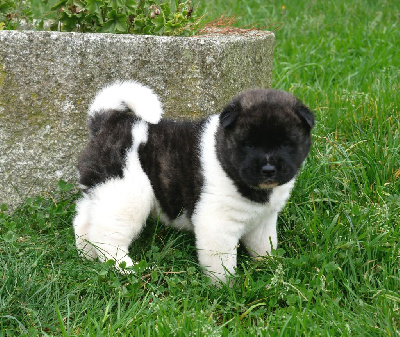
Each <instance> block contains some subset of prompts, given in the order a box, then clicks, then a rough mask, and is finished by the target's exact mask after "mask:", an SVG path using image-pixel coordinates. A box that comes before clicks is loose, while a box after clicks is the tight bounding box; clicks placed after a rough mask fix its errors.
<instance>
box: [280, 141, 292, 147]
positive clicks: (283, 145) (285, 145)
mask: <svg viewBox="0 0 400 337" xmlns="http://www.w3.org/2000/svg"><path fill="white" fill-rule="evenodd" d="M290 145H291V143H290V142H289V141H285V142H283V143H282V144H281V147H283V148H288V147H289V146H290Z"/></svg>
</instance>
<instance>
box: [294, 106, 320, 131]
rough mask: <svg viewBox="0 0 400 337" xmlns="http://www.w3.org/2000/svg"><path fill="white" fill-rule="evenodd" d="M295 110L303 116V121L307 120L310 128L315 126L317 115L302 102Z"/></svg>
mask: <svg viewBox="0 0 400 337" xmlns="http://www.w3.org/2000/svg"><path fill="white" fill-rule="evenodd" d="M294 111H295V112H296V114H297V115H298V116H299V117H300V118H301V120H302V121H303V122H305V123H306V124H307V125H308V126H309V127H310V129H312V127H313V126H314V122H315V117H314V114H313V113H312V112H311V111H310V109H309V108H307V107H306V106H305V105H304V104H302V103H300V104H298V105H296V106H295V108H294Z"/></svg>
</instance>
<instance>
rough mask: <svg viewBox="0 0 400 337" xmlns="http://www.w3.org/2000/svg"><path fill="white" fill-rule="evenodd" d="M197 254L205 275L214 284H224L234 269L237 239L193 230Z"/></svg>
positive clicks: (202, 230) (232, 236)
mask: <svg viewBox="0 0 400 337" xmlns="http://www.w3.org/2000/svg"><path fill="white" fill-rule="evenodd" d="M195 234H196V246H197V254H198V258H199V262H200V265H201V266H202V267H204V268H205V273H206V274H207V275H208V276H210V277H211V279H212V280H213V281H214V282H216V281H218V280H220V281H222V282H226V278H227V276H228V275H233V274H234V273H235V268H236V255H237V247H238V243H239V238H238V237H237V236H236V235H232V234H230V233H224V232H222V233H221V232H219V231H215V228H213V230H210V231H209V230H205V229H204V228H203V229H201V230H199V228H195Z"/></svg>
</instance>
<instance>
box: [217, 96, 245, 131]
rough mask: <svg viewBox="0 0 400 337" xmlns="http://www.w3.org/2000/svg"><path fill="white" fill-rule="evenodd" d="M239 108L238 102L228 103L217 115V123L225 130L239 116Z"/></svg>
mask: <svg viewBox="0 0 400 337" xmlns="http://www.w3.org/2000/svg"><path fill="white" fill-rule="evenodd" d="M240 109H241V107H240V104H239V103H238V102H230V103H228V105H227V106H226V107H225V108H224V110H223V111H222V112H221V114H220V115H219V123H220V125H221V126H222V127H223V128H224V129H225V128H227V127H228V126H229V125H232V124H233V123H234V122H235V120H236V118H237V117H238V115H239V111H240Z"/></svg>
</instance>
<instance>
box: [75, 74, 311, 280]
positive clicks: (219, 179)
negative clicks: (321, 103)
mask: <svg viewBox="0 0 400 337" xmlns="http://www.w3.org/2000/svg"><path fill="white" fill-rule="evenodd" d="M162 114H163V110H162V105H161V103H160V100H159V99H158V97H157V95H156V94H155V93H154V92H153V91H152V90H151V89H150V88H147V87H145V86H143V85H141V84H139V83H137V82H133V81H127V82H117V83H114V84H113V85H111V86H108V87H105V88H104V89H103V90H101V91H100V92H99V93H98V95H97V96H96V97H95V99H94V101H93V103H92V104H91V106H90V108H89V113H88V127H89V133H90V139H89V142H88V144H87V146H86V148H85V149H84V150H83V152H82V153H81V155H80V157H79V160H78V171H79V181H80V184H81V185H82V188H83V198H82V199H81V200H80V201H79V202H78V203H77V214H76V217H75V219H74V229H75V236H76V245H77V248H78V250H79V252H81V253H82V254H83V255H84V256H85V257H87V258H89V259H95V258H99V259H100V260H101V261H107V260H109V259H113V260H115V261H116V262H117V265H119V264H120V263H121V262H125V266H126V267H129V266H132V265H133V261H132V260H131V258H130V257H129V256H128V248H129V245H130V243H131V242H132V240H134V239H135V238H137V237H138V235H139V233H140V232H141V230H142V229H143V227H144V225H145V223H146V219H147V218H148V216H149V215H150V214H152V215H153V216H155V217H158V216H160V218H161V220H162V221H163V222H164V223H166V224H168V225H171V226H173V227H176V228H178V229H187V230H192V231H194V233H195V237H196V247H197V252H198V259H199V262H200V265H201V266H202V267H204V270H205V272H206V273H207V274H208V275H209V276H210V277H211V278H212V279H213V280H214V281H217V280H220V281H223V282H225V281H226V277H227V276H228V275H229V274H234V272H235V268H236V255H237V252H236V251H237V247H238V244H239V240H240V241H241V242H242V243H243V244H244V245H245V246H246V247H247V249H248V251H249V253H250V255H252V256H254V257H258V256H265V255H266V254H268V253H269V252H270V251H271V249H274V248H276V246H277V232H276V223H277V217H278V213H279V212H280V211H281V209H282V208H283V207H284V205H285V203H286V201H287V199H288V197H289V194H290V191H291V190H292V188H293V185H294V182H295V179H296V175H297V173H298V171H299V169H300V167H301V165H302V163H303V161H304V159H305V158H306V156H307V154H308V152H309V150H310V146H311V135H310V134H311V129H312V127H313V125H314V115H313V114H312V112H311V111H310V110H309V109H308V108H307V107H306V106H305V105H304V104H303V103H301V102H300V101H299V100H298V99H297V98H296V97H294V96H293V95H291V94H289V93H287V92H284V91H280V90H273V89H268V90H250V91H246V92H243V93H241V94H239V95H238V96H236V97H234V98H233V99H232V101H231V102H229V103H228V104H227V105H226V107H225V108H224V109H223V111H222V112H221V113H220V114H218V115H212V116H210V117H207V118H205V119H203V120H200V121H195V122H193V121H172V120H167V119H163V120H161V117H162ZM122 266H123V265H122Z"/></svg>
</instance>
